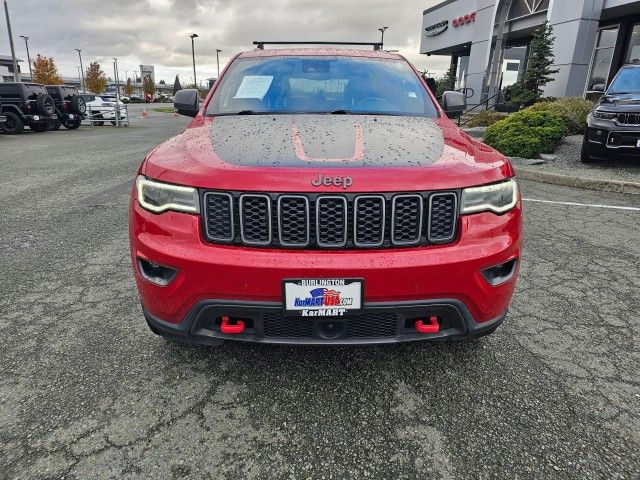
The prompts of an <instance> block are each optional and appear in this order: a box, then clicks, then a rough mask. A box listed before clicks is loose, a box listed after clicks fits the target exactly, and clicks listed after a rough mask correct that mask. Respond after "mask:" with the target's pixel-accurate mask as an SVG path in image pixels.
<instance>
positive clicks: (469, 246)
mask: <svg viewBox="0 0 640 480" xmlns="http://www.w3.org/2000/svg"><path fill="white" fill-rule="evenodd" d="M442 104H443V107H444V110H443V109H442V108H441V107H440V106H439V105H438V103H437V102H436V100H435V98H434V97H433V95H432V94H431V92H430V90H429V89H428V87H427V85H426V83H425V82H424V81H423V79H422V77H421V76H420V74H419V73H418V72H417V71H416V69H415V68H413V67H412V66H411V65H410V64H409V62H408V61H407V60H406V59H405V58H404V57H402V56H400V55H397V54H394V53H389V52H385V51H382V50H381V49H380V47H379V45H375V48H374V50H373V51H367V50H355V49H340V48H321V49H318V48H295V49H264V45H262V44H259V45H258V48H257V49H255V50H253V51H250V52H246V53H241V54H239V55H237V56H236V57H235V58H234V59H233V60H232V61H231V62H230V63H229V65H228V66H227V67H226V69H225V70H224V72H223V73H222V75H221V76H220V79H219V80H218V81H217V82H216V84H215V86H214V88H213V89H212V90H211V92H210V93H209V95H208V96H207V98H206V99H205V100H204V103H203V104H202V106H200V105H199V101H198V95H197V92H196V91H195V90H181V91H180V92H178V93H177V95H176V97H175V107H176V109H177V111H178V112H179V113H181V114H184V115H190V116H193V117H194V119H193V121H192V122H191V124H190V125H189V127H188V128H187V129H186V130H185V131H184V132H182V133H181V134H179V135H178V136H176V137H174V138H172V139H171V140H169V141H167V142H165V143H163V144H162V145H160V146H159V147H157V148H156V149H155V150H153V151H152V152H151V153H149V154H148V156H147V157H146V158H145V160H144V162H143V163H142V165H141V166H140V169H139V172H138V177H137V179H136V182H135V187H134V188H133V192H132V195H131V205H130V242H131V259H132V262H133V269H134V272H135V279H136V282H137V286H138V290H139V292H140V297H141V301H142V307H143V311H144V316H145V317H146V320H147V322H148V324H149V326H150V328H151V330H152V331H153V332H155V333H158V334H160V335H164V336H165V337H168V338H169V339H174V340H182V341H186V342H194V343H204V344H218V343H221V342H222V341H224V340H243V341H252V342H270V343H301V344H302V343H306V344H345V343H376V342H380V343H382V342H401V341H413V340H422V339H425V340H426V339H434V338H442V337H478V336H481V335H486V334H488V333H491V332H493V331H494V330H495V329H496V328H497V327H498V325H499V324H500V323H501V322H502V321H503V319H504V318H505V316H506V313H507V308H508V306H509V301H510V299H511V296H512V294H513V291H514V288H515V283H516V276H517V272H518V267H519V259H520V254H521V229H522V223H521V200H520V194H519V191H518V186H517V183H516V181H515V179H514V171H513V168H512V167H511V165H510V164H509V162H508V161H507V160H506V159H505V157H504V156H502V155H501V154H500V153H498V152H496V151H495V150H493V149H492V148H490V147H487V146H486V145H483V144H482V143H480V142H478V141H476V140H474V139H473V138H471V137H469V136H468V135H466V134H465V133H463V132H462V131H461V130H460V129H459V128H458V127H457V126H456V125H455V124H454V123H453V122H452V121H451V120H449V118H447V112H449V113H450V114H451V115H452V116H454V114H458V115H459V113H460V112H461V110H462V108H463V107H464V96H463V95H462V94H460V93H457V92H447V93H445V95H444V97H443V101H442Z"/></svg>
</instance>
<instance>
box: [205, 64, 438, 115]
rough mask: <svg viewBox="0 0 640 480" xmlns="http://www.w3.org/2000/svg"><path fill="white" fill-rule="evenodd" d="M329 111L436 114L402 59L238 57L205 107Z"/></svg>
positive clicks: (229, 111)
mask: <svg viewBox="0 0 640 480" xmlns="http://www.w3.org/2000/svg"><path fill="white" fill-rule="evenodd" d="M332 112H333V113H355V114H386V115H410V116H421V117H437V116H438V113H437V110H436V107H435V106H434V104H433V102H432V101H431V99H430V97H429V95H428V94H427V92H426V91H425V89H424V87H423V85H422V83H421V82H420V80H419V79H418V77H417V75H416V74H415V72H414V71H413V70H412V69H411V67H410V66H409V64H408V63H407V62H406V61H404V60H394V59H392V60H387V59H371V58H358V57H341V56H335V57H328V56H316V57H314V56H299V57H296V56H283V57H270V58H244V59H238V60H236V61H234V62H233V64H232V65H231V66H230V67H229V69H228V70H227V73H226V74H225V75H224V77H223V78H222V79H221V83H220V85H219V87H218V89H217V90H216V92H215V94H214V96H213V98H212V99H211V102H210V103H209V105H208V107H207V115H234V114H238V113H243V114H250V113H332Z"/></svg>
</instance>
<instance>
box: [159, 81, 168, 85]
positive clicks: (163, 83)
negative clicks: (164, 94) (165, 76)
mask: <svg viewBox="0 0 640 480" xmlns="http://www.w3.org/2000/svg"><path fill="white" fill-rule="evenodd" d="M158 83H159V84H160V85H166V82H165V81H164V80H160V81H159V82H158Z"/></svg>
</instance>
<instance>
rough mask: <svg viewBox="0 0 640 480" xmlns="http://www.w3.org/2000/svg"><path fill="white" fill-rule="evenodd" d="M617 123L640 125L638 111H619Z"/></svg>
mask: <svg viewBox="0 0 640 480" xmlns="http://www.w3.org/2000/svg"><path fill="white" fill-rule="evenodd" d="M618 125H628V126H632V127H637V126H640V113H619V114H618Z"/></svg>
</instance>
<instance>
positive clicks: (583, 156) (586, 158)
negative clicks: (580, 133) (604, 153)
mask: <svg viewBox="0 0 640 480" xmlns="http://www.w3.org/2000/svg"><path fill="white" fill-rule="evenodd" d="M580 161H581V162H582V163H595V162H596V160H594V159H593V157H592V156H591V155H589V140H588V139H587V136H586V135H585V136H584V139H583V140H582V149H581V150H580Z"/></svg>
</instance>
